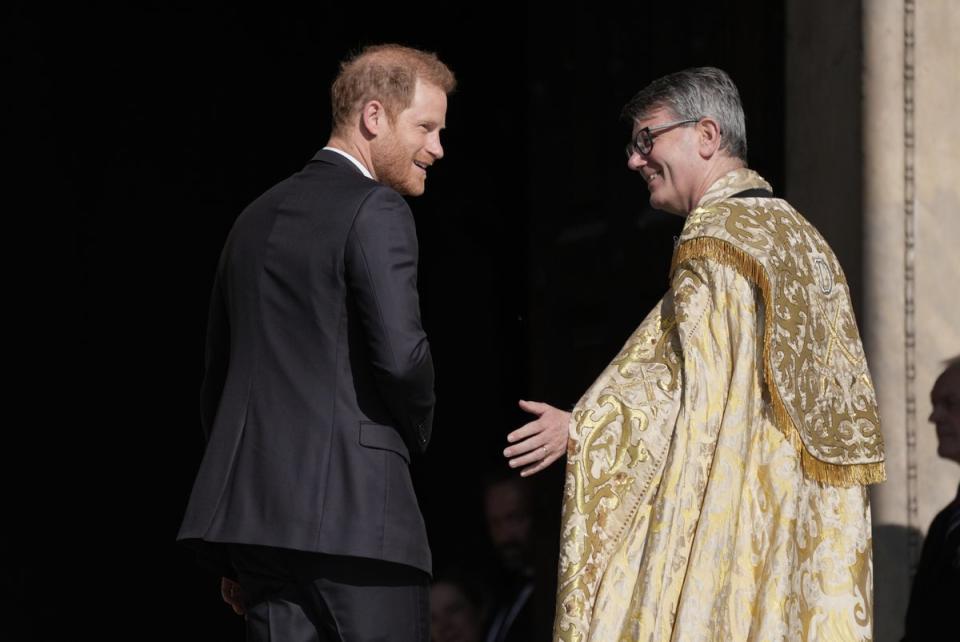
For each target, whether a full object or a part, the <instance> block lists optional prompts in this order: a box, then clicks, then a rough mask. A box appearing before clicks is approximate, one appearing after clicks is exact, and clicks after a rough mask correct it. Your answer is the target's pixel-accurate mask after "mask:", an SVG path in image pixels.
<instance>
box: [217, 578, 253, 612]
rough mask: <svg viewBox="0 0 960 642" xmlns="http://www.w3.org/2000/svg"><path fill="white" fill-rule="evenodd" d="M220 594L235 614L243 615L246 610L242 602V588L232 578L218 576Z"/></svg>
mask: <svg viewBox="0 0 960 642" xmlns="http://www.w3.org/2000/svg"><path fill="white" fill-rule="evenodd" d="M220 596H221V597H222V598H223V601H224V602H226V603H227V604H229V605H230V608H232V609H233V612H234V613H236V614H237V615H243V614H244V613H246V612H247V609H246V607H245V606H244V604H243V589H241V588H240V585H239V584H238V583H236V582H234V581H233V580H231V579H228V578H226V577H221V578H220Z"/></svg>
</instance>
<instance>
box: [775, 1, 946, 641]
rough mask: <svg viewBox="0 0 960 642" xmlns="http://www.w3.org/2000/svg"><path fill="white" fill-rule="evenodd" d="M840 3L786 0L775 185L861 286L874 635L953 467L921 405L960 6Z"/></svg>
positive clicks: (939, 354)
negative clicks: (872, 480)
mask: <svg viewBox="0 0 960 642" xmlns="http://www.w3.org/2000/svg"><path fill="white" fill-rule="evenodd" d="M846 4H847V3H833V2H827V1H826V0H816V1H813V2H810V1H801V0H787V34H788V38H787V57H786V60H787V63H786V82H787V123H786V125H787V155H788V162H787V196H788V198H789V199H790V200H791V201H793V202H794V203H796V204H797V205H798V206H799V207H800V209H801V211H803V212H804V213H805V214H807V216H808V217H809V218H810V219H811V220H812V221H813V222H814V223H815V224H817V225H818V226H819V227H821V229H822V230H823V232H824V234H825V236H827V238H828V240H829V241H830V242H831V244H833V245H834V247H835V249H836V251H837V254H838V256H839V257H840V259H841V262H842V263H844V267H845V269H846V270H847V272H848V276H850V277H851V278H850V279H849V280H850V283H851V287H852V288H855V289H859V290H860V291H859V293H858V292H854V301H855V302H857V304H858V305H857V307H858V310H857V312H858V317H859V320H860V326H861V332H862V334H863V338H864V343H865V346H866V350H867V357H868V360H869V363H870V370H871V372H872V374H873V377H874V381H875V384H876V387H877V394H878V397H879V400H880V412H881V418H882V420H883V431H884V438H885V439H886V443H887V475H888V481H887V482H886V483H885V484H881V485H879V486H875V487H874V488H873V492H872V499H873V519H874V555H875V558H874V569H875V604H874V623H875V633H876V639H877V640H880V641H885V640H890V641H893V640H899V639H900V636H901V635H902V632H903V618H904V614H905V610H906V604H907V599H908V595H909V585H910V581H911V577H912V573H913V567H914V565H915V563H916V559H917V556H918V555H919V551H920V546H921V544H922V536H923V533H925V532H926V529H927V526H928V525H929V523H930V520H931V519H932V518H933V516H934V515H935V514H936V512H937V511H938V510H939V509H940V508H941V507H942V506H943V505H945V504H946V503H947V502H948V501H949V500H950V498H951V497H952V496H953V494H954V493H955V492H956V488H957V481H958V478H960V467H958V466H957V465H956V464H954V463H951V462H946V461H943V460H941V459H939V458H938V457H937V455H936V435H935V433H934V431H933V428H932V426H931V425H930V424H929V423H928V421H927V417H928V416H929V414H930V401H929V391H930V388H931V386H932V385H933V381H934V379H935V378H936V376H937V375H938V374H939V372H940V370H941V369H942V364H941V362H942V361H943V360H944V359H946V358H947V357H950V356H952V355H955V354H957V353H958V352H960V295H957V294H956V293H957V291H960V181H958V176H960V155H958V149H960V125H958V121H957V119H956V118H955V115H954V113H953V112H954V110H955V107H954V106H955V105H956V103H957V101H958V100H960V74H958V73H957V61H958V60H960V47H958V45H957V41H956V40H955V39H954V38H952V34H953V33H956V32H957V30H958V29H960V7H958V6H956V3H954V2H952V1H951V0H923V1H920V0H863V1H862V3H861V4H860V12H859V14H857V13H856V12H855V11H852V12H851V11H849V10H847V8H844V7H845V5H846ZM850 6H853V7H856V4H855V3H850ZM857 74H859V78H856V77H855V76H856V75H857ZM847 83H851V84H847ZM851 87H855V88H857V89H859V90H860V92H859V93H860V95H857V96H853V95H852V94H851V91H849V90H850V88H851ZM822 123H828V124H827V125H826V133H827V136H817V135H816V134H817V132H818V131H822V130H823V126H822V125H821V124H822ZM838 124H839V125H842V126H838ZM857 125H858V126H859V127H857ZM847 126H853V127H854V131H850V132H847V131H844V129H845V127H847ZM811 137H814V139H815V140H819V141H820V144H819V145H813V144H810V143H809V141H810V140H811ZM853 146H857V147H859V149H858V150H856V151H858V152H859V154H857V155H854V156H851V151H852V150H851V148H852V147H853ZM851 157H853V158H857V157H859V158H860V159H861V160H862V162H860V163H856V162H850V159H851ZM844 186H846V187H844ZM809 194H815V195H813V196H810V195H809ZM857 201H859V203H860V209H859V211H851V212H848V213H845V212H844V211H843V208H844V207H847V206H848V205H849V204H851V203H853V202H857ZM838 204H841V205H838ZM838 217H840V218H841V219H842V220H838Z"/></svg>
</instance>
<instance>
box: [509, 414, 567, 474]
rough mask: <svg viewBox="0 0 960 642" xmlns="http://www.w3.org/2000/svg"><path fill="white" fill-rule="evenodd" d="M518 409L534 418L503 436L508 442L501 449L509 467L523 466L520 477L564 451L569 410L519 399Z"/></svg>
mask: <svg viewBox="0 0 960 642" xmlns="http://www.w3.org/2000/svg"><path fill="white" fill-rule="evenodd" d="M520 408H522V409H523V410H525V411H526V412H529V413H530V414H532V415H537V418H536V419H534V420H533V421H531V422H530V423H528V424H524V425H523V426H521V427H520V428H517V429H516V430H514V431H513V432H512V433H510V434H509V435H507V441H508V442H510V443H511V444H512V445H511V446H508V447H507V448H506V449H505V450H504V451H503V456H504V457H506V458H508V459H509V460H510V462H509V463H510V467H511V468H518V467H520V466H526V468H524V469H523V470H521V471H520V476H521V477H529V476H530V475H533V474H534V473H539V472H540V471H541V470H543V469H544V468H546V467H547V466H549V465H550V464H552V463H553V462H555V461H557V460H558V459H559V458H560V457H563V456H564V455H566V454H567V434H568V426H569V424H570V413H569V412H564V411H563V410H560V409H558V408H554V407H553V406H551V405H549V404H545V403H540V402H539V401H523V400H521V401H520Z"/></svg>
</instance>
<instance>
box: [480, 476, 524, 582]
mask: <svg viewBox="0 0 960 642" xmlns="http://www.w3.org/2000/svg"><path fill="white" fill-rule="evenodd" d="M519 483H520V482H519V481H505V482H501V483H499V484H494V485H493V486H491V487H490V488H488V489H487V492H486V495H485V496H484V509H485V512H486V516H487V529H488V531H489V532H490V540H491V541H492V542H493V546H494V548H496V549H497V553H498V554H499V555H500V559H501V561H502V562H503V564H504V566H506V567H507V569H508V570H510V571H514V572H518V571H521V570H523V569H524V568H525V567H526V566H528V565H529V564H530V562H531V560H530V553H531V550H532V540H533V516H532V515H531V514H530V506H529V504H528V501H527V496H526V493H524V492H523V490H522V489H521V488H519V487H518V486H517V484H519Z"/></svg>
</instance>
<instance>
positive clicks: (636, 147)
mask: <svg viewBox="0 0 960 642" xmlns="http://www.w3.org/2000/svg"><path fill="white" fill-rule="evenodd" d="M701 120H703V117H702V116H701V117H700V118H686V119H684V120H675V121H673V122H669V123H664V124H662V125H657V126H656V127H644V128H643V129H641V130H640V131H638V132H637V135H636V136H634V137H633V140H632V141H630V142H629V143H627V148H626V152H627V158H631V157H632V156H633V155H634V154H640V155H641V156H646V155H647V154H649V153H650V152H652V151H653V141H654V138H655V136H654V135H653V134H654V133H655V132H660V131H663V130H665V129H670V128H671V127H677V126H678V125H689V124H690V123H699V122H700V121H701Z"/></svg>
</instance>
